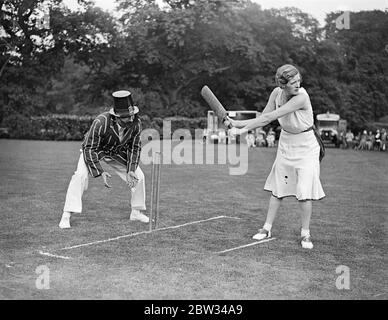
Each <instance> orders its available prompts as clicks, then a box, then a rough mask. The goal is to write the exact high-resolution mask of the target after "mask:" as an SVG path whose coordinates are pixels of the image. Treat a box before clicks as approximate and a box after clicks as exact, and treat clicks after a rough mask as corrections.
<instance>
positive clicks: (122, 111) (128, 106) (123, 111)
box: [110, 90, 139, 117]
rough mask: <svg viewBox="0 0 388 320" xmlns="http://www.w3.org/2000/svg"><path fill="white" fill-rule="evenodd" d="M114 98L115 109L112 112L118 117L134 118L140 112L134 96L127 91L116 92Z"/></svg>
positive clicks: (113, 94)
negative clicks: (133, 98)
mask: <svg viewBox="0 0 388 320" xmlns="http://www.w3.org/2000/svg"><path fill="white" fill-rule="evenodd" d="M112 96H113V108H112V109H111V110H110V112H111V113H112V114H113V115H115V116H116V117H125V116H132V115H134V114H136V113H138V112H139V108H138V107H137V106H135V105H134V103H133V100H132V95H131V93H130V92H129V91H127V90H120V91H115V92H113V93H112Z"/></svg>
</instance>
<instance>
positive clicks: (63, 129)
mask: <svg viewBox="0 0 388 320" xmlns="http://www.w3.org/2000/svg"><path fill="white" fill-rule="evenodd" d="M94 118H95V117H94V116H76V115H57V114H53V115H48V116H40V117H30V118H28V117H25V116H22V115H18V114H14V115H10V116H8V117H7V118H5V119H4V121H3V122H2V127H4V128H7V129H8V130H7V131H8V137H9V138H11V139H31V140H57V141H60V140H82V139H83V137H84V135H85V133H86V132H87V131H88V129H89V128H90V125H91V124H92V122H93V120H94ZM141 119H142V125H143V129H148V128H152V129H155V130H157V131H158V132H159V134H160V136H161V137H162V136H163V121H166V120H169V121H171V132H174V131H175V130H176V129H189V130H190V133H191V134H192V136H194V131H195V129H204V128H205V127H206V123H207V120H206V118H184V117H171V118H165V119H162V118H153V119H150V118H149V117H148V116H141Z"/></svg>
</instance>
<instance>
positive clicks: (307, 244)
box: [300, 236, 314, 249]
mask: <svg viewBox="0 0 388 320" xmlns="http://www.w3.org/2000/svg"><path fill="white" fill-rule="evenodd" d="M300 243H301V245H302V248H304V249H312V248H313V247H314V246H313V243H312V241H311V238H310V236H306V237H303V238H302V241H301V242H300Z"/></svg>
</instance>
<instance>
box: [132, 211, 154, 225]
mask: <svg viewBox="0 0 388 320" xmlns="http://www.w3.org/2000/svg"><path fill="white" fill-rule="evenodd" d="M129 220H132V221H134V220H137V221H141V222H144V223H148V222H150V219H149V218H148V217H147V216H146V215H145V214H142V213H141V212H140V210H136V209H133V210H132V212H131V216H130V218H129Z"/></svg>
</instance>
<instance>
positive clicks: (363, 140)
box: [357, 130, 368, 150]
mask: <svg viewBox="0 0 388 320" xmlns="http://www.w3.org/2000/svg"><path fill="white" fill-rule="evenodd" d="M367 137H368V133H367V132H366V130H364V131H363V132H362V134H361V136H360V144H359V145H358V148H357V150H366V149H367V144H366V139H367Z"/></svg>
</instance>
